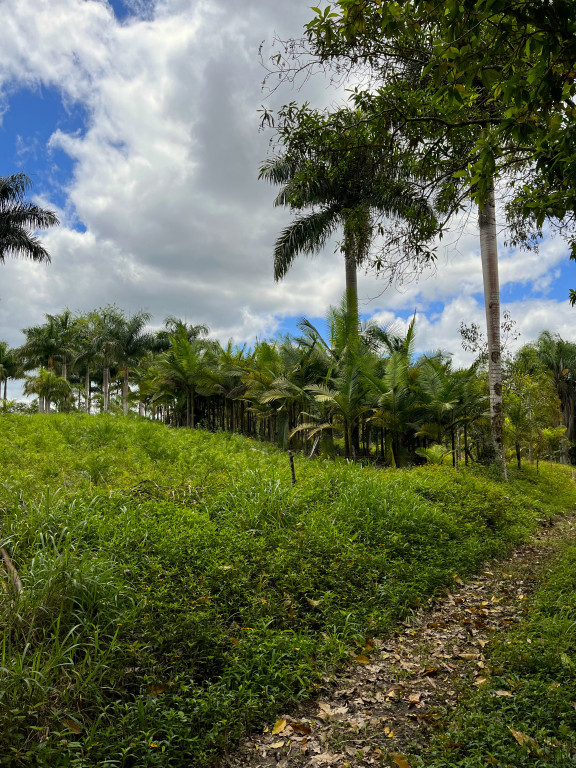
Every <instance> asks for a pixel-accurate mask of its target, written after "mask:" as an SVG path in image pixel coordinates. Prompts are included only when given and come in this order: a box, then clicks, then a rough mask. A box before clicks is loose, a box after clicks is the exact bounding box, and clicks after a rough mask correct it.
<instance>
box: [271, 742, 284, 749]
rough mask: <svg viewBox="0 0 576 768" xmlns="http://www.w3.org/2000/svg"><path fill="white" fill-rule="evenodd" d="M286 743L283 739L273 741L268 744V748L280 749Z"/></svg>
mask: <svg viewBox="0 0 576 768" xmlns="http://www.w3.org/2000/svg"><path fill="white" fill-rule="evenodd" d="M284 744H286V742H285V741H275V742H274V744H270V749H280V748H281V747H283V746H284Z"/></svg>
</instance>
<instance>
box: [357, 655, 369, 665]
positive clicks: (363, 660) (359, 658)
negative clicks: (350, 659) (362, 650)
mask: <svg viewBox="0 0 576 768" xmlns="http://www.w3.org/2000/svg"><path fill="white" fill-rule="evenodd" d="M354 661H355V662H356V664H370V659H369V658H368V656H362V655H360V656H354Z"/></svg>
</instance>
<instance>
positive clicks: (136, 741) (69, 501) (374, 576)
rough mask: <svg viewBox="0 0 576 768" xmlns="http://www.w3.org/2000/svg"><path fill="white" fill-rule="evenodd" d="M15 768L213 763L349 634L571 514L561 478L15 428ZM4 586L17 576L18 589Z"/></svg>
mask: <svg viewBox="0 0 576 768" xmlns="http://www.w3.org/2000/svg"><path fill="white" fill-rule="evenodd" d="M0 462H1V465H2V467H3V480H2V481H1V482H0V539H1V542H2V545H3V546H5V547H6V548H7V550H8V551H9V553H10V556H11V558H12V560H13V562H14V564H15V566H16V568H17V569H18V572H19V574H20V577H21V579H22V582H23V584H24V590H23V592H22V593H21V594H20V595H19V596H17V597H16V596H15V595H14V594H13V593H12V592H11V591H10V590H3V591H2V592H1V593H0V594H1V595H2V597H1V598H0V599H1V602H2V605H1V621H2V624H3V630H4V644H3V658H2V663H1V670H0V733H1V734H2V735H1V736H0V765H6V766H8V765H9V766H13V768H19V767H20V766H29V765H33V766H74V768H79V767H80V766H90V768H92V766H102V767H103V766H108V767H115V766H134V767H136V766H138V768H140V767H141V766H154V765H159V766H160V765H161V766H163V768H178V767H180V766H182V768H184V766H186V767H187V768H189V766H196V765H198V766H200V765H203V766H204V765H210V764H211V763H212V762H214V761H216V760H217V756H218V754H220V753H221V751H222V750H223V749H225V748H228V747H230V745H232V744H234V742H235V741H236V740H237V739H238V738H239V737H240V736H241V735H242V733H244V732H245V731H246V729H248V728H251V727H256V726H258V725H259V724H261V723H263V722H266V721H268V722H269V721H270V720H271V719H272V718H274V717H275V715H276V714H277V713H278V712H279V711H280V710H281V709H282V708H283V707H285V705H286V704H287V703H288V702H289V701H293V700H295V699H297V698H302V697H305V696H308V695H310V693H311V692H312V691H313V690H314V688H315V686H316V685H317V683H318V681H319V679H320V677H321V675H322V674H323V673H324V672H325V671H326V670H327V669H329V668H333V667H334V666H335V665H338V664H341V663H343V662H344V661H346V660H347V659H348V658H349V656H350V653H351V651H352V649H353V648H355V647H356V646H355V645H354V641H356V642H359V643H363V642H364V638H365V637H366V636H367V635H375V634H377V633H385V632H386V631H387V630H388V629H389V628H390V627H391V625H392V622H393V621H395V620H396V619H398V618H399V617H401V616H403V615H405V614H406V612H408V611H410V610H411V609H412V608H413V607H414V606H416V605H417V604H418V603H419V602H420V600H421V599H422V598H423V597H424V596H425V595H428V594H431V593H433V592H434V591H435V590H436V589H438V588H440V587H441V586H442V585H444V584H447V583H450V582H451V580H452V578H453V575H454V574H455V573H459V574H461V575H462V574H465V573H467V572H471V571H473V570H474V569H475V568H476V567H478V565H479V564H480V563H481V562H482V561H483V560H484V559H486V558H487V557H490V556H493V555H496V554H501V553H504V552H505V551H506V550H507V548H509V547H510V546H511V545H512V544H514V543H515V542H517V541H520V540H522V539H524V538H526V537H527V536H528V535H529V534H530V532H531V531H532V530H534V528H535V526H536V524H537V523H536V522H535V521H536V520H537V519H538V518H543V517H549V516H551V515H553V514H556V513H560V512H563V511H565V510H566V509H567V508H569V507H570V508H572V507H573V506H574V502H575V500H576V493H575V491H574V484H573V482H572V480H571V478H570V473H569V471H568V472H565V471H564V470H565V469H566V468H564V467H555V468H551V467H541V473H540V475H539V476H538V477H537V476H536V475H535V473H534V472H533V471H532V470H531V469H530V468H526V470H525V471H524V472H522V473H520V474H519V473H515V474H514V476H513V478H512V482H511V483H510V484H509V485H507V486H502V485H501V484H499V483H498V482H496V481H493V480H491V479H490V478H488V477H486V476H485V475H482V474H481V473H476V472H466V473H465V472H458V473H455V472H454V471H453V470H451V469H450V468H445V467H429V468H419V469H414V470H405V471H381V470H375V469H368V468H361V467H358V466H355V465H351V464H348V463H346V462H344V461H338V462H323V461H311V462H309V461H306V460H305V459H301V458H300V459H299V458H297V461H296V472H297V476H298V483H297V485H296V486H295V487H293V486H292V485H291V483H290V470H289V465H288V460H287V457H286V455H285V454H282V453H279V452H277V451H275V450H274V449H273V448H272V447H270V446H269V445H266V444H262V443H257V442H254V441H250V440H247V439H244V438H241V437H237V436H231V435H229V434H216V435H214V434H208V433H203V432H199V431H187V430H169V429H167V428H165V427H163V426H162V425H159V424H154V423H150V422H145V421H139V420H136V419H130V418H129V419H124V418H120V417H116V418H115V417H83V416H81V415H73V416H65V415H59V416H49V417H46V416H14V417H11V416H3V417H1V418H0ZM4 581H5V582H6V583H7V580H6V579H5V580H4Z"/></svg>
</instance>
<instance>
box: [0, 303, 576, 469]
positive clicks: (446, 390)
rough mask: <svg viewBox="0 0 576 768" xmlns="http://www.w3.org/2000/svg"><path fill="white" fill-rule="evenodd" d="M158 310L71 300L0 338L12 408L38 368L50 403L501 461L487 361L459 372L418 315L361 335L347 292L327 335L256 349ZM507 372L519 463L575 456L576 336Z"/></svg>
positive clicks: (345, 445) (1, 367)
mask: <svg viewBox="0 0 576 768" xmlns="http://www.w3.org/2000/svg"><path fill="white" fill-rule="evenodd" d="M149 319H150V317H149V315H148V314H147V313H145V312H138V313H136V314H135V315H132V316H127V315H126V314H125V313H124V312H122V311H121V310H120V309H118V308H117V307H115V306H108V307H104V308H101V309H98V310H94V311H92V312H89V313H86V314H78V315H74V314H72V313H71V312H70V311H69V310H65V311H64V312H62V313H60V314H55V315H46V321H45V322H44V323H43V324H41V325H38V326H33V327H30V328H27V329H25V330H24V335H25V342H24V344H23V345H22V346H21V347H20V348H18V349H10V348H9V347H8V346H7V345H6V344H5V343H0V381H3V382H4V402H5V407H6V382H7V380H8V379H9V378H17V377H20V378H21V377H24V376H25V374H26V372H29V375H28V376H27V378H26V380H25V384H24V392H25V393H26V394H28V395H37V397H38V401H37V402H38V410H39V411H40V412H42V413H50V411H51V410H52V409H54V408H56V409H59V410H83V411H85V412H88V413H92V412H96V411H103V412H105V411H109V410H111V409H112V410H115V411H121V412H123V413H124V415H127V414H128V413H129V411H130V410H131V409H137V410H138V412H139V413H140V415H142V416H148V417H150V418H156V419H162V420H164V421H165V422H166V423H169V424H171V425H173V426H182V427H189V428H194V427H197V426H201V427H204V428H207V429H211V430H226V431H231V432H240V433H243V434H246V435H251V436H254V437H259V438H261V439H266V440H271V441H274V442H276V443H277V444H278V445H279V446H280V447H282V448H289V447H291V448H297V449H301V450H306V451H307V452H309V453H310V452H314V451H318V452H322V453H324V454H327V455H331V454H335V453H337V452H340V453H343V454H344V455H345V456H347V457H349V458H361V457H370V458H378V459H379V460H381V461H382V462H384V463H387V464H390V465H392V466H400V465H404V464H406V463H411V462H413V461H419V460H422V458H418V457H425V458H427V459H428V460H429V461H430V460H435V457H436V458H438V457H440V458H442V456H445V455H447V454H449V455H451V456H452V461H453V462H454V464H455V465H456V464H457V462H458V460H459V459H462V460H464V461H465V462H466V463H468V462H469V461H470V460H481V461H483V460H490V459H491V458H493V457H491V456H490V446H491V444H492V443H491V439H490V419H489V403H488V376H487V371H486V367H485V364H483V363H482V361H481V360H480V361H478V362H476V363H475V364H474V365H472V366H471V367H469V368H467V369H457V368H455V367H454V365H453V363H452V361H451V359H450V358H449V357H448V356H446V355H443V354H442V353H440V352H437V353H434V354H428V355H423V356H421V357H419V358H415V355H414V338H415V330H416V329H415V322H414V320H412V322H411V323H410V324H409V326H408V330H407V332H406V334H404V335H401V334H398V333H395V332H394V330H393V329H385V328H380V327H379V326H377V325H375V324H374V323H366V324H360V325H359V326H356V327H357V329H358V330H357V332H356V333H350V327H349V326H350V324H351V323H356V321H355V318H354V317H351V316H350V313H349V312H347V311H346V302H344V304H343V307H342V308H340V309H333V310H332V311H331V313H330V316H329V318H328V334H327V338H325V337H324V336H323V334H322V333H321V332H320V331H319V330H318V329H317V328H316V327H315V326H314V325H312V324H311V323H310V322H309V321H307V320H302V321H301V323H300V326H299V330H300V333H299V335H298V336H296V337H289V336H288V337H285V338H283V339H277V340H273V341H260V342H258V343H256V344H255V346H254V347H252V348H247V347H246V346H243V347H239V346H235V345H234V344H233V343H232V342H229V343H228V344H227V345H222V344H220V343H219V342H217V341H215V340H213V339H210V338H209V335H208V329H207V328H206V327H205V326H200V325H197V326H194V325H189V324H187V323H185V322H183V321H181V320H179V319H177V318H173V317H171V318H167V320H166V321H165V323H164V326H163V327H162V328H161V329H159V330H157V331H155V332H153V331H152V330H150V329H149V328H148V327H147V323H148V322H149ZM30 372H32V373H30ZM505 381H506V386H505V390H504V401H505V424H506V436H507V440H508V444H509V445H510V447H511V448H512V449H513V450H514V451H515V453H516V456H517V458H518V461H519V462H520V460H521V456H522V455H525V456H526V457H528V458H529V459H530V460H533V459H534V458H536V459H537V458H538V457H539V456H540V455H541V454H542V453H546V452H547V453H550V452H551V451H552V448H551V446H552V445H553V446H554V447H553V450H554V451H556V452H558V451H560V453H561V455H562V456H564V457H566V456H567V455H568V453H567V452H568V448H569V446H570V444H571V443H573V439H574V437H573V436H574V414H575V411H576V409H575V403H576V386H575V382H576V345H575V344H572V343H571V342H567V341H564V340H562V339H561V338H560V337H558V336H554V335H553V334H550V333H549V332H544V333H543V334H542V335H541V336H540V338H539V339H538V342H537V343H536V344H534V345H526V346H525V347H523V348H522V350H520V352H519V353H518V354H517V355H516V357H515V358H513V359H509V360H508V362H507V365H506V377H505ZM546 430H548V432H546ZM550 430H552V432H550ZM554 430H556V431H554Z"/></svg>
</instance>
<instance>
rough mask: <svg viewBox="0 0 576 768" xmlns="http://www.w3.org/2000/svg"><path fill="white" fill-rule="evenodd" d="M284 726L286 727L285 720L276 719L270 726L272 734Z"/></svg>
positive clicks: (281, 729)
mask: <svg viewBox="0 0 576 768" xmlns="http://www.w3.org/2000/svg"><path fill="white" fill-rule="evenodd" d="M284 728H286V720H276V723H275V724H274V728H272V735H273V736H275V735H276V734H277V733H280V732H281V731H283V730H284Z"/></svg>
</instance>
